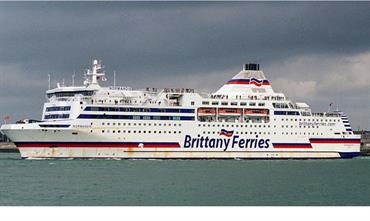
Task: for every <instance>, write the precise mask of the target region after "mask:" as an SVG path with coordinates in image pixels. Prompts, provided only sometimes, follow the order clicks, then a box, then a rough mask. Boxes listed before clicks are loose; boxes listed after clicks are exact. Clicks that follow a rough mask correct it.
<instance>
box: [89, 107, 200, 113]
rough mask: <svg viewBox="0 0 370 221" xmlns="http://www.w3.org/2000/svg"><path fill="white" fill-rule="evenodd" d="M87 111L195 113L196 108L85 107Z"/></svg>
mask: <svg viewBox="0 0 370 221" xmlns="http://www.w3.org/2000/svg"><path fill="white" fill-rule="evenodd" d="M85 111H106V112H109V111H111V112H152V113H194V109H179V108H141V107H86V108H85Z"/></svg>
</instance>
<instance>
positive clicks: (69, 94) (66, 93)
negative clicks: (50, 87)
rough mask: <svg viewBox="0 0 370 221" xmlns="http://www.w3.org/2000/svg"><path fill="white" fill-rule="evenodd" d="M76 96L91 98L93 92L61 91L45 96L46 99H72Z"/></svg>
mask: <svg viewBox="0 0 370 221" xmlns="http://www.w3.org/2000/svg"><path fill="white" fill-rule="evenodd" d="M76 94H81V95H83V96H92V95H93V94H94V91H61V92H54V93H50V94H47V96H48V98H51V97H52V96H56V97H74V96H75V95H76Z"/></svg>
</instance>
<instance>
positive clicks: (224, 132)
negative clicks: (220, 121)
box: [220, 129, 234, 137]
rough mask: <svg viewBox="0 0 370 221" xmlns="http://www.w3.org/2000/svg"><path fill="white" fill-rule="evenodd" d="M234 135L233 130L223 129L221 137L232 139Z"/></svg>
mask: <svg viewBox="0 0 370 221" xmlns="http://www.w3.org/2000/svg"><path fill="white" fill-rule="evenodd" d="M233 134H234V131H233V130H230V131H229V130H225V129H221V132H220V136H225V137H231V136H232V135H233Z"/></svg>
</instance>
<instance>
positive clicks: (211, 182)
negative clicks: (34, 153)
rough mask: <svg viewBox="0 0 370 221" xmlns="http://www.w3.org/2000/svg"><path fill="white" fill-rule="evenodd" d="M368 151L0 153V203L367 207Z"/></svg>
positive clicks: (369, 192) (369, 202)
mask: <svg viewBox="0 0 370 221" xmlns="http://www.w3.org/2000/svg"><path fill="white" fill-rule="evenodd" d="M369 169H370V157H358V158H354V159H343V160H342V159H336V160H113V159H111V160H21V159H20V155H19V154H18V153H0V205H3V206H5V205H7V206H203V205H207V206H214V205H217V206H283V205H284V206H285V205H291V206H302V205H313V206H320V205H327V206H330V205H363V206H369V205H370V172H369Z"/></svg>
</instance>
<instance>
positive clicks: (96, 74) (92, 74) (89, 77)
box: [84, 59, 107, 86]
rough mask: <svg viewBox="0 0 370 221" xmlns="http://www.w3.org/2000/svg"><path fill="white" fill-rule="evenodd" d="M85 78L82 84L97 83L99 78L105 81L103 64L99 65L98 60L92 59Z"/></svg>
mask: <svg viewBox="0 0 370 221" xmlns="http://www.w3.org/2000/svg"><path fill="white" fill-rule="evenodd" d="M85 76H86V78H85V81H84V85H86V86H89V85H91V84H92V85H99V82H98V81H99V80H102V81H106V80H107V79H106V78H105V72H104V71H103V66H102V65H101V61H100V60H96V59H95V60H93V65H92V70H90V69H87V73H86V74H85Z"/></svg>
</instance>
